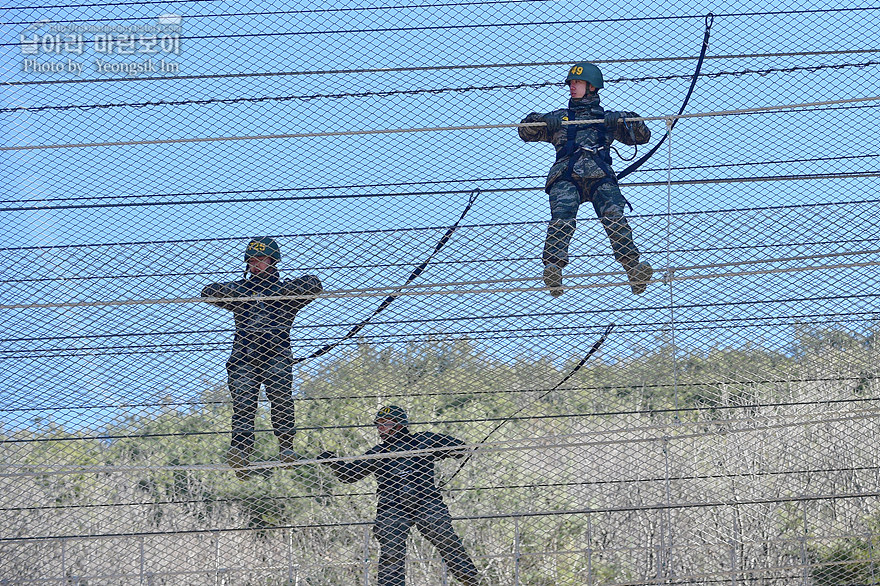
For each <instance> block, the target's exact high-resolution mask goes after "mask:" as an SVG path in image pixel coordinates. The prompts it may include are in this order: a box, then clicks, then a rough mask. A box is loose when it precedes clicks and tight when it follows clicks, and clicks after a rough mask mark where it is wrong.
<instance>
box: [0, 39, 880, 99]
mask: <svg viewBox="0 0 880 586" xmlns="http://www.w3.org/2000/svg"><path fill="white" fill-rule="evenodd" d="M878 52H880V50H878ZM875 65H880V61H868V62H864V63H838V64H834V65H811V66H798V67H784V68H768V69H744V70H741V71H718V72H714V73H704V74H702V75H701V76H700V77H703V78H706V79H717V78H721V77H727V76H732V77H742V76H744V75H761V76H766V75H770V74H772V73H796V72H807V73H816V72H819V71H823V70H842V69H849V68H857V69H861V68H865V67H873V66H875ZM690 78H691V75H689V74H685V75H661V76H645V77H629V78H617V79H606V80H605V83H608V84H612V83H621V82H628V83H633V82H646V81H671V80H674V79H690ZM561 85H563V84H562V82H544V83H538V84H525V83H524V84H504V85H486V86H467V87H447V88H435V89H414V90H386V91H373V92H357V93H340V94H307V95H288V96H260V97H254V98H244V97H239V98H208V99H202V100H173V101H171V100H163V101H158V102H119V103H109V104H108V103H104V104H67V105H54V106H14V107H7V108H0V113H14V112H47V111H68V110H93V109H105V108H147V107H168V106H210V105H215V104H221V105H232V104H257V103H263V102H289V101H294V100H299V101H311V100H324V99H350V98H373V97H383V98H387V97H392V96H418V95H442V94H445V93H468V92H496V91H498V90H502V89H503V90H516V89H524V88H534V89H537V88H542V87H552V86H561Z"/></svg>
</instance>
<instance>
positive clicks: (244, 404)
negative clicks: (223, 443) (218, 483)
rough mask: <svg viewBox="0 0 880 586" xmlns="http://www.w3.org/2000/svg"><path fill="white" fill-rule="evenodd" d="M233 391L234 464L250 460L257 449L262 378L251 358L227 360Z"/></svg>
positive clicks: (240, 465)
mask: <svg viewBox="0 0 880 586" xmlns="http://www.w3.org/2000/svg"><path fill="white" fill-rule="evenodd" d="M226 373H227V375H228V379H227V380H228V385H229V392H230V394H231V395H232V437H231V441H230V446H229V452H227V455H226V460H227V462H228V463H229V465H230V466H232V467H233V468H243V467H245V466H247V465H248V464H249V463H250V457H251V454H252V453H253V451H254V419H255V418H256V416H257V404H258V400H259V397H260V379H259V376H258V373H257V372H256V369H255V368H254V367H253V365H251V364H250V363H249V362H243V361H232V360H230V361H229V362H227V363H226Z"/></svg>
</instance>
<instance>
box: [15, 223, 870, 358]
mask: <svg viewBox="0 0 880 586" xmlns="http://www.w3.org/2000/svg"><path fill="white" fill-rule="evenodd" d="M466 211H467V210H465V212H466ZM457 225H458V224H456V225H455V226H452V227H450V230H451V232H447V234H448V235H449V236H451V235H452V232H454V231H455V228H456V227H457ZM446 241H448V238H446V236H444V239H441V240H440V243H438V245H437V247H436V248H435V249H434V251H433V252H432V253H431V256H430V257H429V258H428V260H427V261H425V262H424V263H422V264H421V265H419V266H418V267H416V270H414V271H413V273H412V274H411V275H410V277H409V278H408V279H407V281H406V283H405V284H403V285H400V286H399V287H397V288H396V289H395V292H394V293H392V294H391V295H389V296H388V297H387V298H386V299H385V300H384V301H383V302H382V304H380V306H379V308H377V309H376V311H375V312H374V313H373V314H372V315H371V316H370V317H369V318H367V320H365V321H364V322H362V323H361V324H358V325H357V326H355V328H357V331H354V333H351V335H348V336H346V338H344V339H348V338H350V337H351V336H353V335H354V334H356V333H357V332H358V331H360V330H361V329H362V328H363V326H365V325H366V322H368V321H369V320H370V319H372V318H373V317H374V316H375V315H376V314H378V313H379V312H381V311H382V310H384V309H385V308H386V307H388V304H390V303H391V301H393V300H394V299H396V298H397V297H400V296H427V295H465V294H475V293H525V292H530V291H543V290H545V289H546V287H544V286H539V287H528V286H526V287H498V288H492V289H476V288H470V289H450V290H447V291H435V290H429V291H422V290H420V289H426V288H431V289H433V288H437V287H455V286H462V285H466V286H470V287H473V286H475V285H484V284H487V285H492V284H503V283H510V282H520V281H535V280H540V277H521V278H520V277H512V278H508V279H486V280H482V281H461V282H450V283H435V284H425V285H409V283H410V282H411V281H412V280H413V279H415V278H416V277H418V275H419V274H421V271H422V270H424V268H425V265H426V264H427V263H428V262H429V261H430V260H431V258H432V257H433V256H434V254H436V252H437V251H438V250H439V249H440V248H442V247H443V245H444V244H445V243H446ZM878 253H880V250H864V251H853V252H839V253H827V254H820V255H805V256H793V257H779V258H770V259H762V260H753V261H738V262H731V263H712V264H702V265H687V266H681V267H666V268H665V269H664V270H666V271H667V272H669V273H670V274H669V276H668V277H665V278H664V281H665V282H671V281H695V280H704V279H721V278H729V277H745V276H754V275H772V274H785V273H799V272H806V271H821V270H832V269H848V268H859V267H873V266H878V265H880V260H878V261H864V262H852V263H832V264H819V265H810V266H804V267H790V268H775V269H761V270H750V271H727V272H718V273H711V274H700V275H685V276H679V275H677V274H674V273H678V272H679V271H688V270H703V269H719V268H724V267H737V266H747V265H755V264H769V263H776V262H793V261H798V260H810V259H812V258H815V259H818V258H827V257H837V256H851V255H863V254H878ZM658 269H659V267H658ZM670 271H671V272H670ZM623 274H624V272H623V271H603V272H596V273H580V274H572V275H570V276H569V277H568V278H570V279H587V278H590V279H592V278H595V277H606V276H616V275H623ZM660 280H661V279H653V280H652V281H651V282H658V281H660ZM621 285H629V282H628V281H612V282H610V283H589V284H585V285H566V289H572V290H575V289H602V288H607V287H619V286H621ZM405 288H406V289H409V291H403V289H405ZM387 289H388V288H387V287H363V288H356V289H340V290H338V291H335V292H331V293H322V294H320V295H317V296H315V297H317V298H320V299H350V298H359V297H375V296H376V295H377V293H378V294H381V293H382V292H383V291H385V290H387ZM299 298H300V297H298V296H289V295H279V296H269V297H257V296H254V297H230V298H224V300H225V301H279V300H289V299H299ZM206 299H211V298H207V297H205V298H203V297H180V298H167V299H129V300H118V301H114V300H105V301H71V302H58V303H11V304H0V311H3V310H8V309H59V308H66V307H120V306H128V305H170V304H181V303H182V304H187V303H202V302H204V301H205V300H206ZM353 330H354V328H353ZM340 341H341V340H340ZM334 345H335V344H334ZM302 360H305V359H302Z"/></svg>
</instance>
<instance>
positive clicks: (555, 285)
mask: <svg viewBox="0 0 880 586" xmlns="http://www.w3.org/2000/svg"><path fill="white" fill-rule="evenodd" d="M544 285H545V286H546V287H547V288H548V289H550V295H552V296H553V297H559V296H560V295H562V294H563V293H565V290H564V289H563V288H562V267H560V266H559V265H554V264H549V265H544Z"/></svg>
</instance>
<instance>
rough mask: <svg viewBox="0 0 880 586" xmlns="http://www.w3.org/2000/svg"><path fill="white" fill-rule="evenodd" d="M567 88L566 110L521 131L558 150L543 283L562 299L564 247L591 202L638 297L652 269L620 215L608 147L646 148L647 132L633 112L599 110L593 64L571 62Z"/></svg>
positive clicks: (550, 181)
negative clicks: (581, 211) (580, 211)
mask: <svg viewBox="0 0 880 586" xmlns="http://www.w3.org/2000/svg"><path fill="white" fill-rule="evenodd" d="M565 83H566V84H567V85H568V87H569V94H570V96H571V98H570V99H569V101H568V108H563V109H560V110H554V111H552V112H550V113H548V114H538V113H537V112H532V113H531V114H529V115H528V116H526V117H525V119H524V120H523V122H544V123H545V124H546V126H529V127H520V128H519V136H520V138H522V139H523V140H524V141H526V142H549V143H551V144H552V145H553V146H554V147H555V148H556V162H555V163H554V164H553V166H552V167H551V168H550V173H549V175H548V177H547V182H546V186H545V191H546V192H547V194H548V195H549V196H550V224H549V226H548V227H547V239H546V241H545V243H544V254H543V260H544V284H545V285H546V286H547V288H549V289H550V294H551V295H552V296H553V297H558V296H560V295H562V294H563V292H564V289H563V288H562V269H563V268H564V267H565V265H567V264H568V245H569V243H570V242H571V238H572V236H574V231H575V227H576V225H577V212H578V207H579V206H580V204H582V203H584V202H591V203H592V204H593V208H594V209H595V211H596V215H597V216H598V218H599V221H600V222H602V226H604V228H605V232H606V233H607V234H608V238H609V239H610V240H611V250H612V251H613V253H614V258H615V260H617V262H619V263H620V264H622V265H623V268H624V270H625V271H626V275H627V278H628V279H629V284H630V286H631V287H632V291H633V293H635V294H636V295H638V294H640V293H642V292H644V290H645V288H646V287H647V284H648V281H650V280H651V276H652V275H653V274H654V271H653V269H652V268H651V265H649V264H648V263H646V262H639V249H638V248H637V247H636V244H635V242H634V241H633V235H632V229H631V228H630V226H629V223H628V222H627V220H626V217H625V216H624V215H623V212H624V206H625V205H627V203H628V202H627V201H626V199H625V198H624V197H623V195H622V194H621V193H620V188H619V187H618V184H617V177H616V175H615V174H614V170H613V169H612V168H611V153H610V152H609V149H610V148H611V143H612V142H613V141H614V140H618V141H620V142H622V143H624V144H627V145H637V144H645V143H647V142H648V141H649V140H650V139H651V131H650V130H649V129H648V127H647V126H646V125H645V123H644V122H641V121H635V122H630V121H628V120H627V118H638V117H639V116H638V114H636V113H634V112H614V111H605V110H604V109H603V108H602V106H600V105H599V90H600V89H602V87H604V85H605V84H604V81H603V79H602V72H601V71H599V68H598V67H596V66H595V65H593V64H592V63H575V64H574V65H573V66H572V67H571V69H569V72H568V76H567V77H566V78H565ZM564 120H600V121H602V120H604V123H602V122H599V123H594V124H577V125H575V124H566V125H563V124H562V122H563V121H564Z"/></svg>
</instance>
